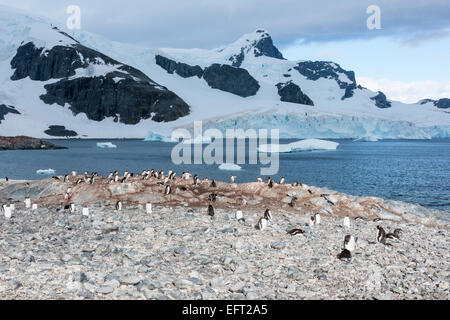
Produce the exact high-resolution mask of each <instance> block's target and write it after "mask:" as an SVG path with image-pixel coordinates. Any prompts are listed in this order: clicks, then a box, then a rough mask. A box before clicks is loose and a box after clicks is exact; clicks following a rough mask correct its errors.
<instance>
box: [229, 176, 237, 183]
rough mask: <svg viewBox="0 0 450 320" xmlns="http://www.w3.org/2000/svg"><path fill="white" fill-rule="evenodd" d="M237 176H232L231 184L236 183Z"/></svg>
mask: <svg viewBox="0 0 450 320" xmlns="http://www.w3.org/2000/svg"><path fill="white" fill-rule="evenodd" d="M236 178H237V177H236V176H233V175H231V176H230V183H234V182H235V181H236Z"/></svg>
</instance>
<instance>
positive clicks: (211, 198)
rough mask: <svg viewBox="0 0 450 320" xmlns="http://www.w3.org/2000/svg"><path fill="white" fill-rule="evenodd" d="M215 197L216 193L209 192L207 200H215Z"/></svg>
mask: <svg viewBox="0 0 450 320" xmlns="http://www.w3.org/2000/svg"><path fill="white" fill-rule="evenodd" d="M216 199H217V194H215V193H211V194H210V195H209V197H208V200H209V201H211V202H216Z"/></svg>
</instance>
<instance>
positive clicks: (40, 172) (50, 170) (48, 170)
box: [36, 169, 55, 175]
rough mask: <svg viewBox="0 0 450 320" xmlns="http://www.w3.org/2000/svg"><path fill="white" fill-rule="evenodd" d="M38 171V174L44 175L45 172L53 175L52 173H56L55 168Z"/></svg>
mask: <svg viewBox="0 0 450 320" xmlns="http://www.w3.org/2000/svg"><path fill="white" fill-rule="evenodd" d="M36 173H37V174H42V175H44V174H48V175H51V174H55V170H53V169H45V170H44V169H41V170H36Z"/></svg>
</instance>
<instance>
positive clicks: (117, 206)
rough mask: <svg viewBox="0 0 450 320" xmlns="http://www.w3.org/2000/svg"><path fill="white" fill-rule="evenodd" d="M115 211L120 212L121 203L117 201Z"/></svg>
mask: <svg viewBox="0 0 450 320" xmlns="http://www.w3.org/2000/svg"><path fill="white" fill-rule="evenodd" d="M116 210H117V211H121V210H122V201H120V200H118V201H117V202H116Z"/></svg>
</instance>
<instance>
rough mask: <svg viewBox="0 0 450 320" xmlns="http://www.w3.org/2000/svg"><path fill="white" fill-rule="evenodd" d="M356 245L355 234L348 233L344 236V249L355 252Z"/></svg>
mask: <svg viewBox="0 0 450 320" xmlns="http://www.w3.org/2000/svg"><path fill="white" fill-rule="evenodd" d="M355 247H356V239H355V237H354V236H351V235H346V236H345V238H344V249H346V250H348V251H350V252H353V251H355Z"/></svg>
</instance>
